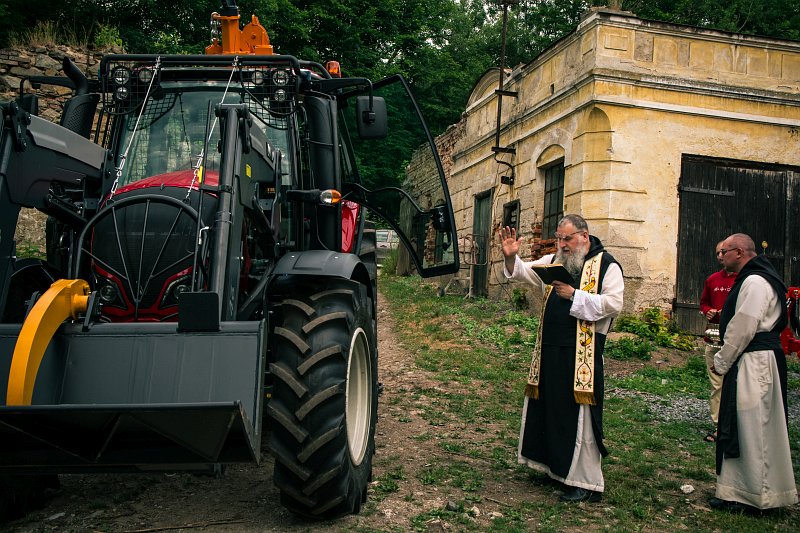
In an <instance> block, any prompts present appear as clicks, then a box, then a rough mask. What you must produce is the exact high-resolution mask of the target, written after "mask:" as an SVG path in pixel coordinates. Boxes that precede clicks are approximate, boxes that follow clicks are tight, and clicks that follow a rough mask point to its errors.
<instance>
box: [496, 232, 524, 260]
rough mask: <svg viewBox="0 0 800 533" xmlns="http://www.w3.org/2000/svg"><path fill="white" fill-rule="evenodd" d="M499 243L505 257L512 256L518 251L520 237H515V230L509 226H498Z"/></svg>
mask: <svg viewBox="0 0 800 533" xmlns="http://www.w3.org/2000/svg"><path fill="white" fill-rule="evenodd" d="M499 235H500V244H502V249H503V255H504V256H506V257H514V256H515V255H517V253H519V245H520V243H521V242H522V237H520V238H519V239H517V230H516V229H514V228H511V227H509V226H506V227H504V228H503V227H501V228H500V232H499Z"/></svg>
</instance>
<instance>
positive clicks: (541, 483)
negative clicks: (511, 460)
mask: <svg viewBox="0 0 800 533" xmlns="http://www.w3.org/2000/svg"><path fill="white" fill-rule="evenodd" d="M531 483H533V484H534V485H536V486H537V487H555V488H561V487H563V486H564V484H563V483H561V482H560V481H558V480H556V479H553V478H551V477H550V476H548V475H547V474H536V475H534V476H532V477H531Z"/></svg>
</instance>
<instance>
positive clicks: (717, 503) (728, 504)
mask: <svg viewBox="0 0 800 533" xmlns="http://www.w3.org/2000/svg"><path fill="white" fill-rule="evenodd" d="M708 504H709V505H710V506H711V508H712V509H716V510H717V511H727V512H729V513H738V514H751V515H758V514H761V509H758V508H757V507H753V506H752V505H747V504H746V503H741V502H733V501H729V500H720V499H719V498H711V499H710V500H708Z"/></svg>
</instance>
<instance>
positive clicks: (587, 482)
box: [503, 254, 625, 492]
mask: <svg viewBox="0 0 800 533" xmlns="http://www.w3.org/2000/svg"><path fill="white" fill-rule="evenodd" d="M552 260H553V254H549V255H546V256H544V257H542V258H541V259H537V260H536V261H530V262H524V261H522V260H521V259H520V258H519V256H517V257H516V260H515V262H514V272H509V271H508V270H506V269H505V268H503V273H504V274H505V276H506V277H507V278H509V279H513V280H517V281H526V282H528V283H530V284H532V285H534V286H536V287H539V288H540V289H541V290H542V294H544V289H545V287H546V285H545V284H544V283H542V280H541V279H539V276H537V275H536V274H535V273H534V272H533V270H532V269H531V268H530V267H531V265H534V264H549V263H551V262H552ZM602 287H603V288H602V292H601V294H589V293H588V292H586V291H582V290H577V289H576V290H575V296H574V298H573V301H572V306H571V307H570V311H569V314H570V315H571V316H574V317H575V318H578V319H580V320H590V321H592V322H595V331H596V332H597V333H600V334H603V335H606V334H608V330H609V328H610V327H611V321H612V320H613V318H614V317H615V316H617V315H619V314H620V312H621V311H622V296H623V293H624V292H625V283H624V281H623V278H622V269H620V267H619V265H617V264H615V263H611V264H610V265H608V268H607V269H606V273H605V276H603V284H602ZM527 412H528V398H527V397H525V402H524V403H523V405H522V427H521V428H520V434H519V435H520V436H519V446H518V449H517V459H518V461H519V463H520V464H524V465H527V466H529V467H530V468H532V469H534V470H537V471H539V472H544V473H545V474H547V475H549V476H550V477H551V478H553V479H556V480H558V481H560V482H562V483H564V484H565V485H569V486H572V487H581V488H583V489H586V490H593V491H596V492H603V491H604V489H605V482H604V480H603V471H602V469H601V459H602V456H601V455H600V450H599V448H598V446H597V442H596V441H595V438H594V431H593V430H592V416H591V414H590V413H589V406H588V405H581V406H580V410H579V414H578V431H577V433H576V436H575V440H576V441H575V453H574V455H573V457H572V463H571V465H570V469H569V473H568V474H567V477H566V478H561V477H560V476H557V475H555V474H554V473H553V472H551V471H550V469H549V468H548V467H547V465H543V464H541V463H538V462H536V461H533V460H531V459H528V458H527V457H524V456H523V455H522V436H523V435H524V433H525V413H527Z"/></svg>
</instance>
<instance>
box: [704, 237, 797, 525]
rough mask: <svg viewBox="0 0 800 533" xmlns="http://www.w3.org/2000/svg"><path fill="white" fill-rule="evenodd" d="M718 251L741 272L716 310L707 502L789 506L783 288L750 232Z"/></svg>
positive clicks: (728, 506) (793, 493)
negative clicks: (713, 456) (715, 402)
mask: <svg viewBox="0 0 800 533" xmlns="http://www.w3.org/2000/svg"><path fill="white" fill-rule="evenodd" d="M720 254H721V255H722V266H723V267H724V268H725V270H727V271H729V272H737V273H738V275H737V277H736V282H735V283H734V284H733V287H732V288H731V292H730V293H729V294H728V298H727V300H725V305H724V306H723V307H722V311H721V313H720V324H719V333H720V339H721V340H722V347H721V348H720V350H719V352H717V354H716V355H715V356H714V367H713V371H714V372H716V373H717V374H720V375H722V376H724V378H723V383H722V398H721V402H720V411H719V426H718V437H717V461H716V463H717V490H716V497H714V498H712V499H711V501H710V502H709V503H710V504H711V507H713V508H715V509H720V510H724V511H732V512H748V511H756V510H761V509H771V508H775V507H786V506H789V505H792V504H794V503H796V502H797V488H796V487H795V484H794V471H793V470H792V457H791V452H790V448H789V432H788V411H787V407H786V356H785V355H784V353H783V350H782V348H781V342H780V332H781V331H782V330H783V329H784V328H785V327H786V324H787V321H788V317H787V312H786V306H785V305H784V302H783V298H784V296H785V294H786V287H785V286H784V284H783V280H782V279H781V276H780V275H778V273H777V272H776V271H775V269H774V267H773V266H772V265H771V264H770V262H769V260H768V259H767V258H766V256H764V255H756V252H755V245H754V244H753V239H751V238H750V237H749V236H747V235H745V234H743V233H735V234H733V235H731V236H730V237H728V238H727V239H725V240H724V241H723V242H722V247H721V249H720Z"/></svg>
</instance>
